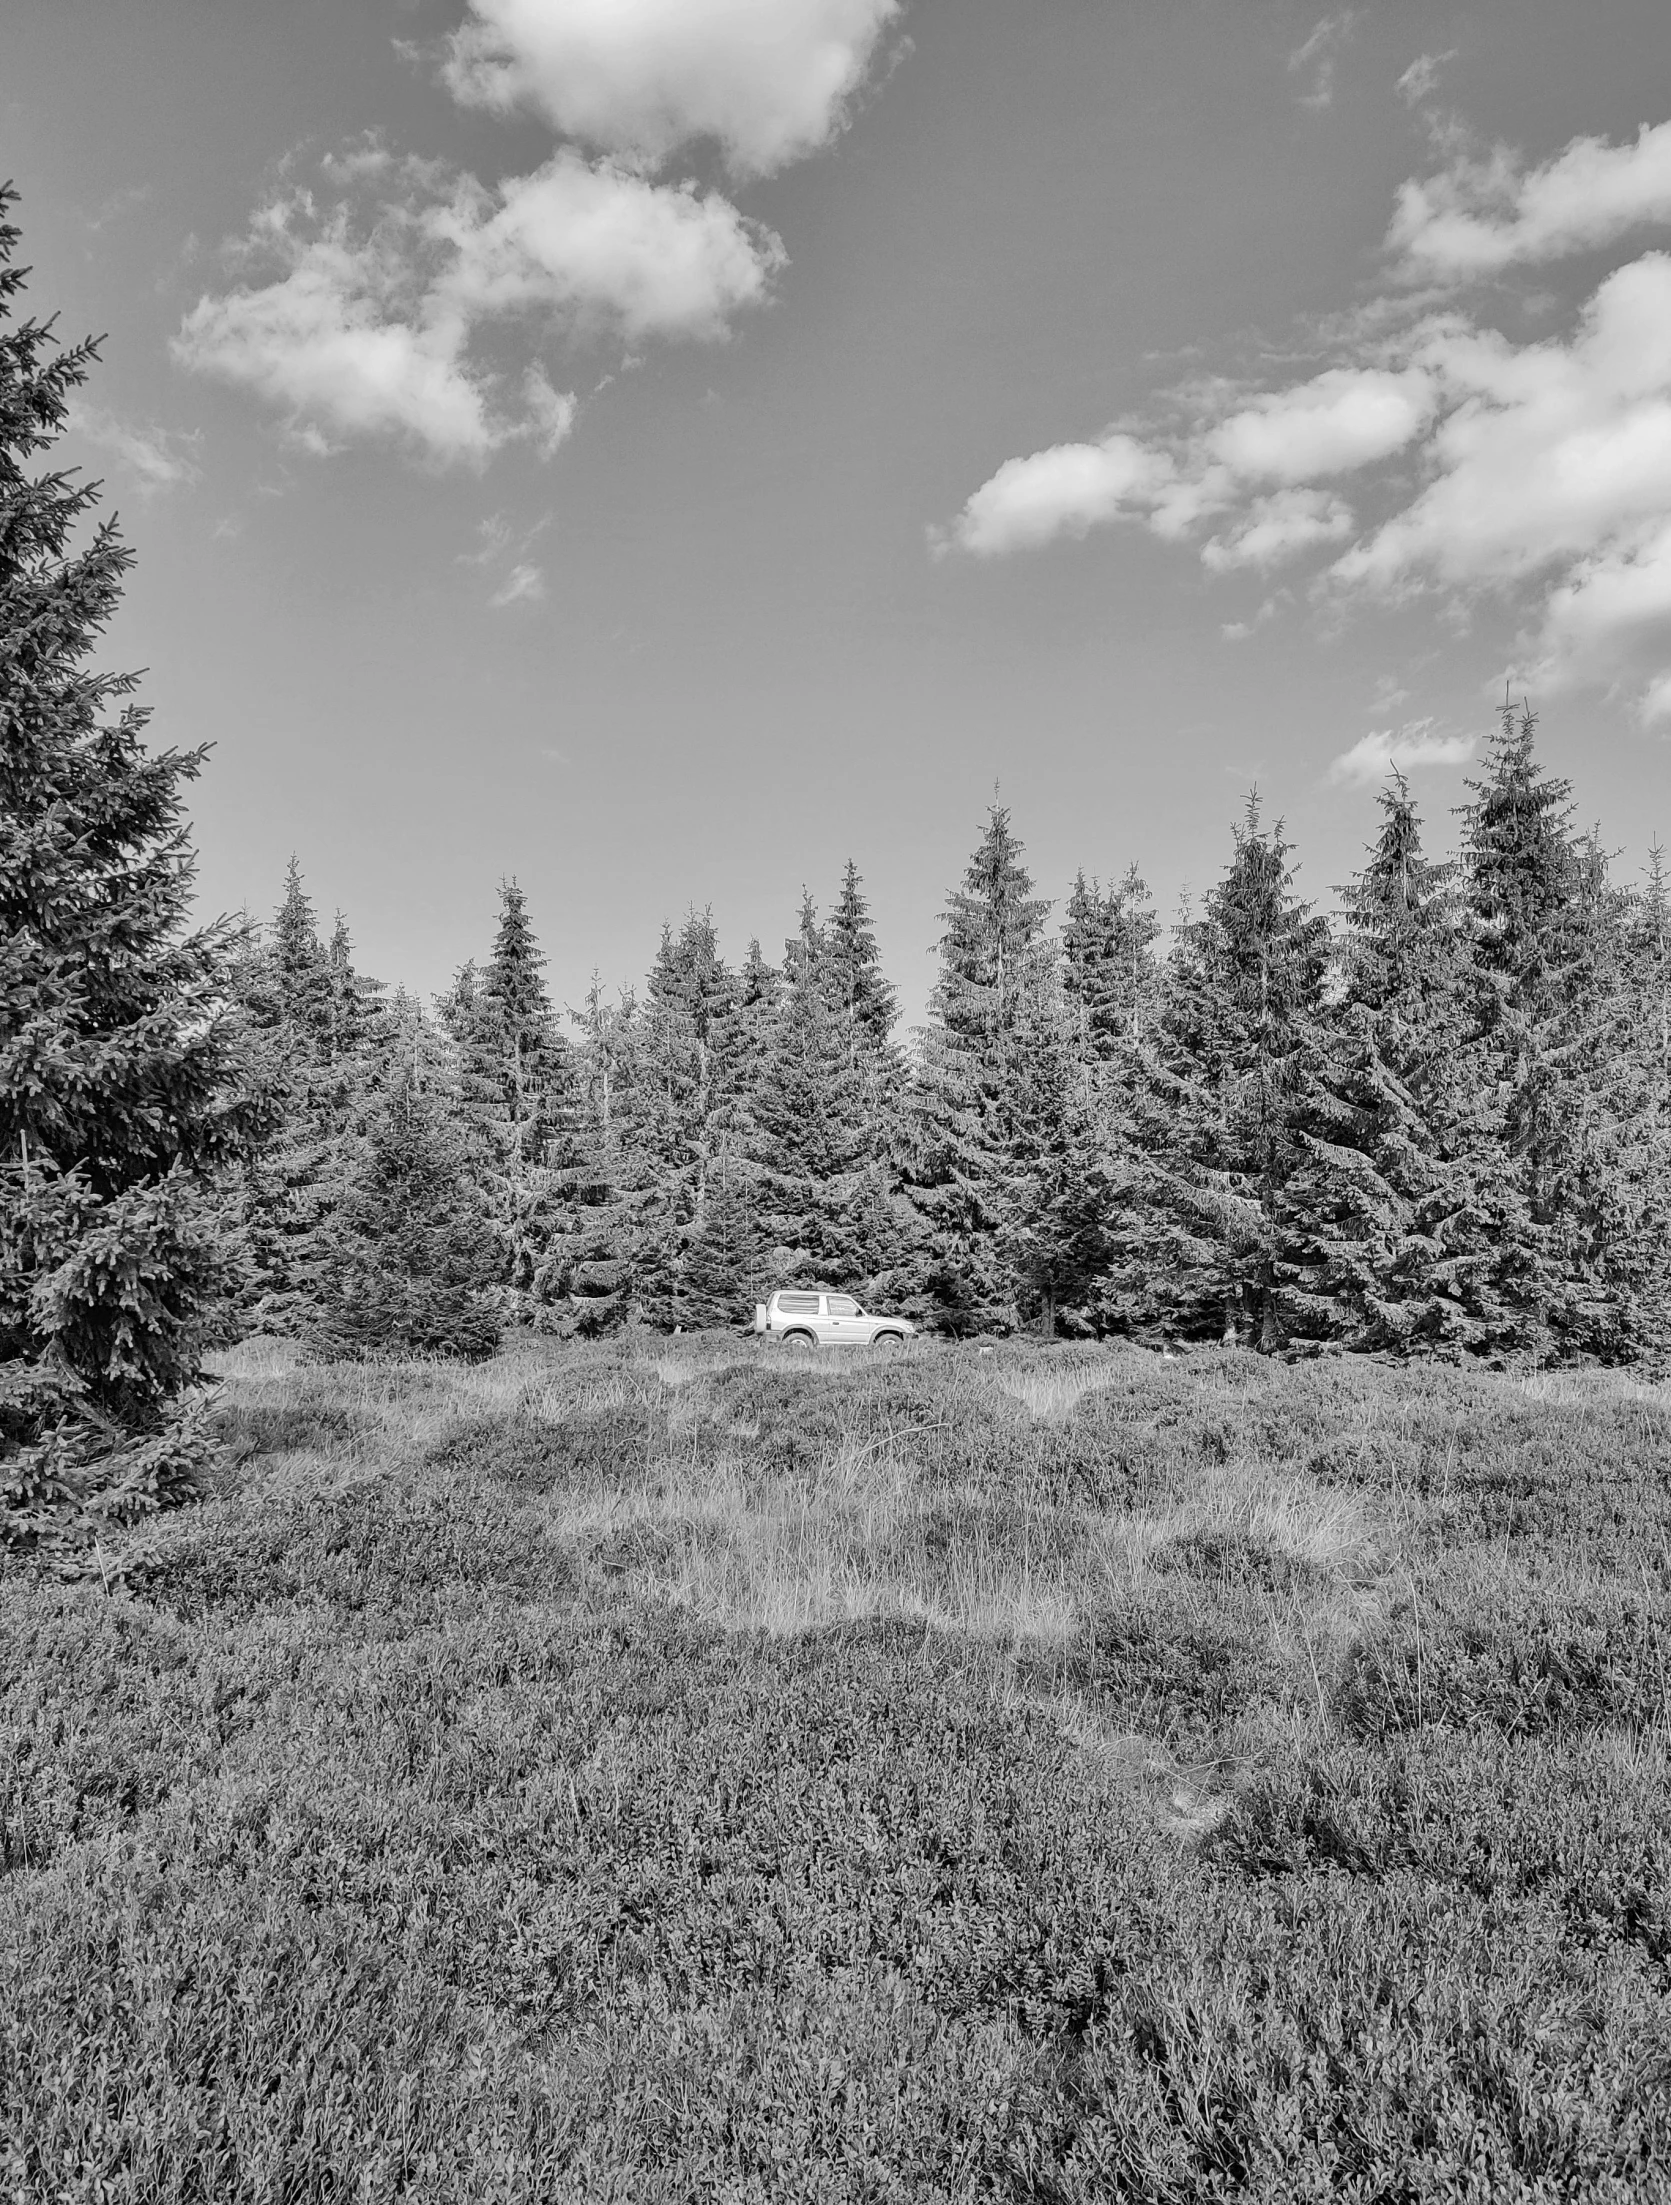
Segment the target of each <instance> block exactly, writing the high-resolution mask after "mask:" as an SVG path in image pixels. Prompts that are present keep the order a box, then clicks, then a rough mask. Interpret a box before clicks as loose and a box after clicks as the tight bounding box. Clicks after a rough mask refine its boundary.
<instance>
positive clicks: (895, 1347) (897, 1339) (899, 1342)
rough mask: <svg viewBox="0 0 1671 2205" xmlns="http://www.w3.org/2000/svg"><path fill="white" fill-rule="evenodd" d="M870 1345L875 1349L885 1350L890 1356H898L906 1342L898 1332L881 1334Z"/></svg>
mask: <svg viewBox="0 0 1671 2205" xmlns="http://www.w3.org/2000/svg"><path fill="white" fill-rule="evenodd" d="M870 1344H871V1346H872V1347H873V1348H881V1349H884V1350H885V1351H886V1352H887V1353H888V1354H889V1355H897V1354H898V1352H899V1350H900V1349H901V1348H902V1347H903V1346H904V1345H905V1341H904V1339H903V1337H902V1336H901V1335H900V1334H899V1333H897V1332H879V1333H878V1334H877V1335H876V1337H875V1339H874V1340H872V1341H871V1343H870Z"/></svg>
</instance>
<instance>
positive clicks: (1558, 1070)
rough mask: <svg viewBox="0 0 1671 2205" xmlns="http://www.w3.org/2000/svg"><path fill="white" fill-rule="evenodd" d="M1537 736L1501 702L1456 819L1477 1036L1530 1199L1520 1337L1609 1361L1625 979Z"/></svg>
mask: <svg viewBox="0 0 1671 2205" xmlns="http://www.w3.org/2000/svg"><path fill="white" fill-rule="evenodd" d="M1536 732H1537V717H1536V715H1535V714H1534V713H1533V712H1532V711H1531V710H1530V709H1529V708H1525V707H1523V708H1522V709H1521V710H1520V711H1519V712H1518V713H1516V712H1515V711H1513V710H1512V709H1510V708H1509V707H1506V706H1505V708H1504V710H1503V713H1502V715H1501V721H1500V725H1499V729H1498V733H1497V736H1496V739H1495V741H1494V742H1493V744H1492V747H1491V750H1490V753H1489V755H1488V757H1487V759H1486V761H1485V768H1484V771H1483V772H1482V773H1481V774H1480V776H1479V777H1478V778H1476V779H1475V780H1472V781H1470V783H1469V784H1468V788H1469V796H1470V802H1469V803H1468V804H1467V805H1466V806H1465V808H1464V810H1463V815H1462V817H1463V828H1464V852H1465V861H1466V868H1467V887H1468V899H1469V905H1470V909H1471V912H1472V915H1473V921H1474V929H1475V937H1476V945H1475V968H1476V972H1477V975H1478V1005H1477V1018H1478V1025H1479V1030H1480V1034H1481V1037H1482V1043H1483V1046H1484V1048H1485V1051H1486V1053H1487V1057H1488V1061H1489V1064H1490V1069H1491V1076H1492V1077H1493V1078H1494V1080H1495V1081H1496V1083H1497V1085H1498V1087H1499V1089H1500V1091H1501V1093H1502V1096H1503V1099H1504V1140H1505V1142H1506V1145H1507V1148H1508V1152H1509V1155H1510V1156H1511V1157H1512V1159H1513V1162H1514V1169H1515V1174H1516V1180H1517V1185H1518V1188H1519V1192H1520V1195H1521V1198H1522V1202H1521V1212H1520V1215H1521V1217H1522V1219H1523V1224H1522V1225H1521V1227H1520V1229H1519V1231H1518V1234H1517V1236H1516V1238H1515V1240H1514V1242H1513V1244H1512V1247H1511V1249H1510V1250H1509V1254H1510V1256H1511V1259H1512V1264H1513V1269H1514V1273H1515V1277H1516V1287H1515V1307H1516V1312H1517V1325H1516V1331H1517V1332H1518V1333H1519V1334H1520V1335H1522V1336H1523V1340H1524V1345H1525V1346H1526V1347H1527V1348H1528V1349H1529V1350H1530V1351H1531V1352H1533V1353H1534V1354H1535V1355H1537V1356H1539V1357H1548V1356H1560V1355H1564V1354H1573V1353H1594V1352H1609V1351H1611V1350H1610V1345H1609V1335H1610V1334H1612V1333H1613V1332H1614V1331H1615V1329H1616V1324H1617V1320H1618V1316H1619V1313H1620V1301H1621V1297H1623V1298H1625V1299H1628V1298H1629V1292H1630V1289H1629V1284H1628V1277H1627V1276H1626V1275H1624V1274H1628V1271H1629V1268H1630V1257H1629V1255H1628V1252H1627V1251H1626V1250H1625V1249H1624V1248H1623V1247H1622V1245H1620V1241H1621V1234H1622V1235H1623V1237H1624V1238H1626V1239H1628V1238H1629V1225H1628V1212H1629V1210H1630V1208H1631V1206H1632V1205H1631V1204H1630V1202H1629V1201H1628V1199H1627V1201H1626V1203H1625V1205H1624V1212H1623V1213H1622V1214H1617V1215H1616V1214H1614V1205H1613V1203H1612V1200H1611V1195H1610V1187H1611V1185H1612V1184H1613V1183H1614V1182H1615V1181H1616V1176H1617V1172H1616V1160H1617V1155H1618V1148H1619V1141H1620V1138H1621V1135H1622V1134H1623V1129H1624V1126H1625V1125H1627V1124H1628V1121H1629V1119H1630V1118H1631V1116H1632V1115H1633V1114H1634V1105H1633V1103H1632V1102H1631V1100H1630V1098H1629V1097H1627V1096H1625V1095H1624V1094H1622V1093H1616V1092H1611V1091H1610V1085H1609V1077H1608V1073H1609V1067H1610V1065H1614V1064H1616V1063H1617V1058H1616V1055H1615V1053H1614V1052H1613V1051H1612V1050H1611V1048H1610V1046H1609V1041H1608V1027H1609V1025H1610V1024H1611V1023H1612V1022H1613V1018H1614V1010H1615V995H1616V987H1617V982H1618V979H1619V972H1618V965H1617V948H1618V944H1617V929H1616V927H1615V925H1614V923H1613V922H1614V914H1613V910H1612V906H1611V901H1610V898H1609V894H1608V891H1607V887H1606V880H1605V865H1604V864H1603V863H1602V862H1601V861H1600V859H1599V855H1598V854H1597V853H1596V852H1594V851H1593V850H1592V851H1591V852H1590V853H1589V854H1588V855H1586V852H1585V850H1584V848H1583V846H1582V845H1581V843H1580V841H1579V839H1578V837H1577V836H1576V835H1575V833H1574V832H1573V828H1572V824H1571V820H1572V804H1571V788H1570V784H1569V783H1568V782H1566V781H1565V780H1563V779H1561V778H1560V777H1559V776H1556V775H1553V774H1550V773H1549V772H1547V771H1546V770H1545V768H1544V767H1543V765H1542V763H1541V761H1540V760H1539V758H1538V756H1537V751H1536ZM1624 1137H1625V1138H1626V1139H1628V1135H1624ZM1616 1258H1617V1259H1618V1262H1616V1260H1615V1259H1616ZM1619 1262H1622V1264H1623V1267H1624V1271H1623V1273H1621V1271H1620V1269H1619Z"/></svg>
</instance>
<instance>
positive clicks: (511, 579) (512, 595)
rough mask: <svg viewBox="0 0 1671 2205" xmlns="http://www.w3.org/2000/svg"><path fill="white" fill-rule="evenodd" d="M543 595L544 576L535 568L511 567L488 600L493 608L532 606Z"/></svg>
mask: <svg viewBox="0 0 1671 2205" xmlns="http://www.w3.org/2000/svg"><path fill="white" fill-rule="evenodd" d="M544 595H545V575H544V573H543V572H542V571H541V569H540V568H538V567H536V566H516V567H512V569H511V571H510V573H509V574H508V575H507V576H506V577H505V580H504V581H503V583H502V584H501V585H500V587H499V588H498V589H496V590H495V591H494V593H493V595H492V596H491V597H490V598H489V599H488V603H489V604H490V605H493V606H495V607H498V606H502V605H532V604H536V603H537V602H538V601H539V599H540V598H542V597H543V596H544Z"/></svg>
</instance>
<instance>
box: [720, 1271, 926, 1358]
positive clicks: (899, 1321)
mask: <svg viewBox="0 0 1671 2205" xmlns="http://www.w3.org/2000/svg"><path fill="white" fill-rule="evenodd" d="M754 1329H755V1331H756V1332H762V1333H764V1334H765V1336H766V1337H767V1339H769V1340H781V1341H782V1342H783V1344H784V1346H785V1347H786V1348H797V1349H800V1350H802V1351H804V1350H806V1349H807V1348H815V1347H876V1348H889V1349H892V1348H899V1347H903V1346H904V1344H905V1342H906V1340H907V1338H908V1337H909V1336H910V1335H911V1334H912V1333H914V1332H915V1331H916V1329H917V1328H916V1326H915V1325H914V1324H909V1323H907V1321H906V1320H905V1318H903V1317H871V1316H867V1315H866V1314H865V1312H864V1311H863V1310H862V1309H861V1308H860V1307H859V1305H858V1303H857V1302H856V1301H855V1300H854V1299H853V1297H852V1295H851V1294H832V1293H831V1292H830V1291H829V1290H828V1289H827V1288H826V1287H821V1286H820V1287H780V1288H779V1290H778V1291H777V1293H775V1294H774V1295H773V1296H772V1298H771V1300H770V1301H769V1302H757V1303H756V1304H755V1307H754Z"/></svg>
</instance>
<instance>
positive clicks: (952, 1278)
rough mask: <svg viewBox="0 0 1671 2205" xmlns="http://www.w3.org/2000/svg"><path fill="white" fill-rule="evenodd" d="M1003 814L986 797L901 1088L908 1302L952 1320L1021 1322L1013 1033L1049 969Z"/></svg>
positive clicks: (1029, 889)
mask: <svg viewBox="0 0 1671 2205" xmlns="http://www.w3.org/2000/svg"><path fill="white" fill-rule="evenodd" d="M1022 856H1023V852H1022V845H1021V843H1020V841H1019V839H1018V838H1017V836H1016V835H1015V833H1014V832H1013V830H1012V828H1011V826H1010V815H1009V813H1008V811H1007V810H1006V809H1005V808H1004V807H1003V806H1002V805H1000V804H997V803H994V804H993V805H992V806H991V808H990V810H989V811H988V813H987V821H986V827H985V830H984V832H983V833H982V836H981V839H980V842H979V843H978V845H977V846H976V849H975V852H974V854H973V856H972V857H971V858H970V861H969V864H968V867H967V869H966V870H965V872H964V876H963V882H962V885H961V887H960V888H958V889H957V890H956V891H955V892H954V893H953V895H952V897H951V898H950V900H949V902H948V904H947V906H946V909H945V911H944V913H943V914H942V917H943V919H944V922H945V927H946V931H945V933H944V935H943V936H942V937H941V940H940V945H939V946H940V974H939V978H938V980H937V982H936V984H935V987H934V991H933V994H932V995H931V997H930V999H929V1022H928V1025H927V1026H926V1027H925V1028H924V1029H923V1032H922V1035H921V1037H920V1040H921V1056H920V1061H919V1064H918V1069H917V1078H916V1080H915V1081H914V1083H913V1086H912V1091H911V1095H910V1098H909V1103H908V1109H909V1124H908V1131H907V1139H908V1153H909V1160H908V1165H907V1182H906V1184H907V1193H908V1195H909V1199H910V1202H911V1205H912V1208H913V1209H914V1211H915V1213H916V1216H917V1218H918V1220H919V1227H920V1245H921V1255H920V1257H919V1262H918V1296H919V1306H922V1307H924V1308H925V1309H932V1310H933V1311H934V1312H935V1313H936V1314H937V1315H938V1317H939V1319H940V1321H941V1322H942V1323H944V1324H946V1325H947V1326H948V1327H949V1328H950V1329H952V1330H954V1331H959V1332H973V1331H981V1330H987V1329H994V1328H1005V1329H1007V1328H1009V1327H1011V1326H1013V1325H1014V1324H1015V1323H1017V1322H1018V1321H1019V1312H1018V1309H1017V1302H1016V1293H1015V1274H1014V1270H1013V1267H1012V1266H1011V1265H1010V1263H1009V1262H1008V1261H1007V1260H1006V1254H1005V1242H1006V1236H1008V1237H1009V1238H1010V1239H1013V1234H1014V1229H1015V1227H1016V1224H1017V1221H1018V1196H1017V1190H1016V1188H1015V1185H1014V1182H1013V1180H1012V1177H1011V1175H1010V1170H1009V1164H1010V1156H1009V1137H1010V1130H1011V1107H1012V1103H1013V1100H1014V1095H1013V1083H1014V1081H1015V1080H1016V1078H1017V1076H1018V1069H1019V1064H1018V1060H1019V1055H1020V1047H1019V1037H1020V1035H1021V1033H1022V1030H1023V1028H1024V1027H1025V1025H1026V1024H1027V1022H1028V1019H1029V1017H1030V1015H1031V1011H1032V1006H1033V1005H1034V1003H1035V1002H1036V1000H1037V997H1038V994H1039V991H1040V990H1041V989H1042V988H1043V987H1044V986H1046V984H1047V981H1048V974H1049V966H1050V952H1049V946H1048V944H1047V943H1046V941H1045V934H1044V927H1045V919H1046V917H1047V915H1048V912H1049V909H1050V907H1049V905H1048V904H1047V903H1046V902H1044V901H1043V900H1042V899H1041V898H1039V897H1037V896H1035V895H1034V893H1033V881H1032V876H1031V874H1030V873H1029V872H1028V871H1027V869H1026V866H1025V865H1024V864H1023V862H1022Z"/></svg>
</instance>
